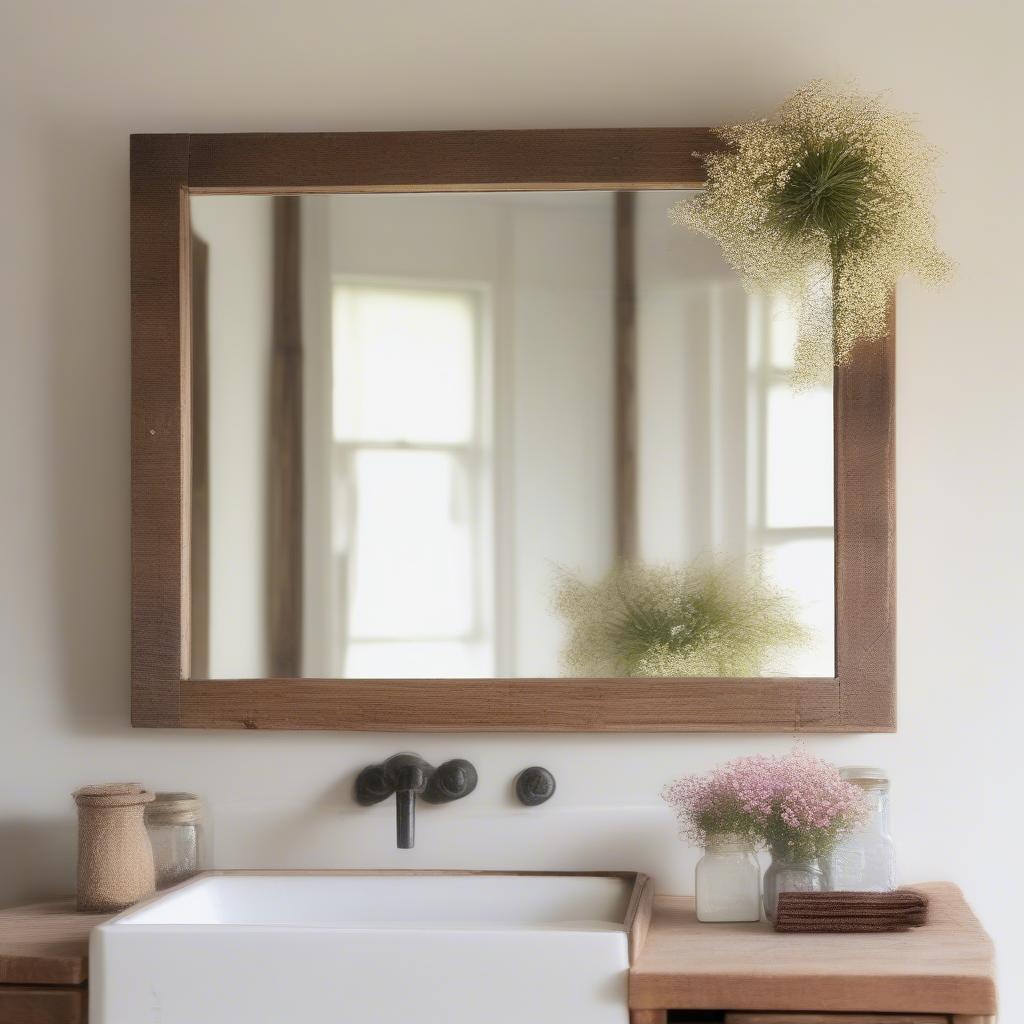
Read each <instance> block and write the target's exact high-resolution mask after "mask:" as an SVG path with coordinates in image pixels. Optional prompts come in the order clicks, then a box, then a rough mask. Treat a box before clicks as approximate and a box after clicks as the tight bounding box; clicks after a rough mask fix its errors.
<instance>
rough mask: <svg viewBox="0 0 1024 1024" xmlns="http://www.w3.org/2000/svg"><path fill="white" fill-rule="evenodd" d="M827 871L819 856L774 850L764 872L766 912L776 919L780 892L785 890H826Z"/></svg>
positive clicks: (767, 915) (771, 918) (768, 916)
mask: <svg viewBox="0 0 1024 1024" xmlns="http://www.w3.org/2000/svg"><path fill="white" fill-rule="evenodd" d="M826 889H827V886H826V884H825V872H824V871H823V870H822V868H821V864H820V863H819V861H818V860H817V858H800V857H797V856H794V855H793V854H792V853H790V852H789V851H783V852H777V851H775V850H772V862H771V864H769V865H768V869H767V871H765V873H764V913H765V917H767V918H768V920H769V921H774V920H775V911H776V910H777V908H778V905H779V894H780V893H784V892H824V891H825V890H826Z"/></svg>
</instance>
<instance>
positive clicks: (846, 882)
mask: <svg viewBox="0 0 1024 1024" xmlns="http://www.w3.org/2000/svg"><path fill="white" fill-rule="evenodd" d="M840 771H841V773H842V775H843V778H845V779H846V780H847V781H849V782H852V783H853V784H854V785H856V786H859V787H860V788H861V789H862V790H863V791H864V797H865V799H866V800H867V804H868V812H867V815H866V816H865V818H864V821H863V822H862V823H861V824H860V825H859V826H858V828H857V829H855V830H854V831H853V832H850V833H849V834H848V835H846V836H845V837H844V838H843V839H841V840H840V841H839V843H838V845H837V846H836V848H835V850H834V851H833V853H832V858H831V862H830V864H829V888H831V889H832V890H834V891H836V892H889V891H890V890H892V889H895V888H896V851H895V847H894V845H893V841H892V837H891V836H890V834H889V778H888V776H887V774H886V772H885V771H884V769H882V768H874V767H871V766H868V765H851V766H849V767H846V768H841V769H840Z"/></svg>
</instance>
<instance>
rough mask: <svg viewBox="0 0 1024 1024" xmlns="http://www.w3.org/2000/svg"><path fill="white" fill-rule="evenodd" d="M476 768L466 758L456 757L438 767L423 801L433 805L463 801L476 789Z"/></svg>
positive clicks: (428, 784)
mask: <svg viewBox="0 0 1024 1024" xmlns="http://www.w3.org/2000/svg"><path fill="white" fill-rule="evenodd" d="M477 778H478V777H477V773H476V768H475V767H474V766H473V765H472V764H471V763H470V762H469V761H467V760H465V758H461V757H456V758H453V759H452V760H451V761H445V762H444V764H442V765H438V767H437V769H436V770H435V771H434V774H433V775H431V777H430V781H429V782H428V783H427V788H426V790H425V791H424V793H423V799H424V800H426V801H427V803H431V804H447V803H451V801H453V800H461V799H462V798H463V797H464V796H469V794H470V793H472V792H473V790H474V789H476V784H477Z"/></svg>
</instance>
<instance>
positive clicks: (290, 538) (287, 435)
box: [267, 196, 303, 676]
mask: <svg viewBox="0 0 1024 1024" xmlns="http://www.w3.org/2000/svg"><path fill="white" fill-rule="evenodd" d="M273 217H274V242H273V246H274V248H273V301H274V306H273V338H272V341H271V356H270V414H269V419H270V438H269V448H268V451H269V460H270V464H269V467H268V489H269V494H268V499H269V500H268V506H267V509H268V515H267V627H268V628H267V637H268V645H269V651H268V661H269V665H268V670H269V672H270V674H271V675H272V676H300V675H302V576H303V573H302V559H303V552H302V546H303V545H302V517H303V459H302V404H303V401H302V400H303V396H302V322H301V315H300V294H299V292H300V280H299V274H300V267H299V197H298V196H275V197H274V200H273Z"/></svg>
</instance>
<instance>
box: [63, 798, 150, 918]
mask: <svg viewBox="0 0 1024 1024" xmlns="http://www.w3.org/2000/svg"><path fill="white" fill-rule="evenodd" d="M74 797H75V803H76V804H78V909H79V910H89V911H114V910H123V909H124V908H125V907H130V906H131V905H132V904H133V903H137V902H138V901H139V900H141V899H143V898H144V897H145V896H148V895H150V894H151V893H152V892H153V891H154V890H155V888H156V882H155V872H154V868H153V848H152V846H151V845H150V842H149V835H148V833H147V832H146V823H145V810H146V804H148V803H149V802H150V801H151V800H152V799H153V794H152V793H148V792H146V791H145V790H144V789H143V788H142V787H141V786H140V785H138V784H137V783H134V782H125V783H116V784H113V785H106V786H85V787H83V788H82V789H79V790H76V791H75V793H74Z"/></svg>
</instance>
